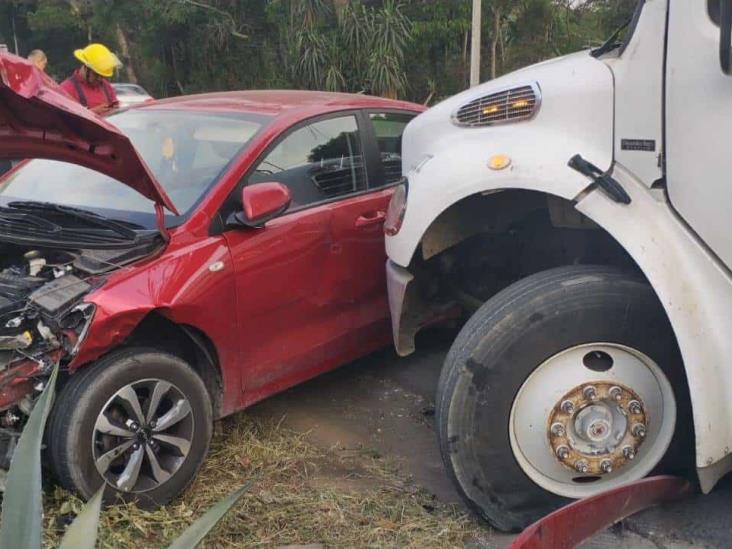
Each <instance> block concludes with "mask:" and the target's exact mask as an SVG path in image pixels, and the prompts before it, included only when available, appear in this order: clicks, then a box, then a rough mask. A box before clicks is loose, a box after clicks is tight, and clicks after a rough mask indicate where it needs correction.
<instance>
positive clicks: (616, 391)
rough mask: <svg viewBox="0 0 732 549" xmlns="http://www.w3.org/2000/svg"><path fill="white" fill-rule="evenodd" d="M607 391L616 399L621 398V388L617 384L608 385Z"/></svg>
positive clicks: (619, 399)
mask: <svg viewBox="0 0 732 549" xmlns="http://www.w3.org/2000/svg"><path fill="white" fill-rule="evenodd" d="M608 393H609V394H610V396H611V397H612V398H614V399H615V400H617V401H621V400H623V390H622V389H621V388H620V387H618V386H614V387H610V390H609V391H608Z"/></svg>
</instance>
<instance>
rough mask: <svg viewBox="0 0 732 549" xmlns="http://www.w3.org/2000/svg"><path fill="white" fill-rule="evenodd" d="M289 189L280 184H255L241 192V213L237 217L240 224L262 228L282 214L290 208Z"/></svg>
mask: <svg viewBox="0 0 732 549" xmlns="http://www.w3.org/2000/svg"><path fill="white" fill-rule="evenodd" d="M291 201H292V197H291V196H290V189H288V188H287V187H286V186H285V185H283V184H282V183H255V184H254V185H247V186H245V187H244V189H243V190H242V195H241V203H242V210H243V211H242V212H241V213H240V214H238V215H237V219H238V221H239V222H241V224H243V225H246V226H248V227H263V226H264V224H265V223H267V221H270V220H271V219H274V218H275V217H277V216H279V215H281V214H283V213H284V212H285V211H286V210H287V208H289V207H290V202H291Z"/></svg>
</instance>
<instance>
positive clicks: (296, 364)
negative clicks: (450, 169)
mask: <svg viewBox="0 0 732 549" xmlns="http://www.w3.org/2000/svg"><path fill="white" fill-rule="evenodd" d="M0 77H1V79H2V83H1V84H0V157H2V158H28V157H32V158H33V160H30V161H27V162H25V163H22V164H20V165H19V166H18V167H16V168H15V169H13V170H12V171H11V172H9V173H8V174H6V175H5V176H4V177H3V178H2V179H1V180H0V263H1V264H0V361H1V363H0V425H1V426H2V427H3V429H2V430H1V431H0V437H2V445H3V446H4V448H5V449H2V448H0V458H2V457H3V456H4V459H5V460H6V461H7V459H8V456H9V453H10V452H9V451H8V449H10V448H12V447H13V445H14V439H15V438H16V437H17V434H18V432H19V430H20V429H21V427H22V425H23V423H24V421H25V419H24V418H25V417H27V415H28V414H29V412H30V410H31V409H32V407H33V403H34V401H35V399H36V398H37V396H38V394H39V392H40V391H41V390H42V389H43V387H44V386H45V383H46V380H47V379H48V376H49V375H50V373H51V372H52V370H53V368H54V366H55V365H56V364H59V365H60V368H61V377H60V385H59V393H58V395H57V399H56V404H55V407H54V409H53V412H52V415H51V417H50V418H49V422H48V425H47V432H46V434H47V448H48V452H47V454H48V459H49V462H50V465H51V466H52V468H53V470H54V472H55V473H56V476H57V478H58V479H59V480H60V482H61V483H62V484H63V486H65V487H66V488H68V489H70V490H74V491H76V492H79V493H80V494H81V495H83V496H85V497H89V496H90V495H91V494H93V493H94V492H95V491H96V489H97V488H98V487H99V486H100V484H101V483H102V482H103V481H104V482H106V483H107V484H108V485H109V487H110V489H109V493H110V494H111V493H113V491H114V490H116V491H118V492H121V493H123V494H125V495H127V496H128V497H130V496H131V497H133V498H134V499H136V500H138V501H141V502H142V503H148V504H163V503H165V502H167V501H169V500H170V499H171V498H173V497H174V496H175V495H176V494H178V493H179V492H181V490H183V489H184V488H185V487H186V486H187V485H188V484H189V483H190V482H191V480H192V478H193V477H194V475H195V473H196V471H197V470H198V468H199V466H200V465H201V463H202V461H203V459H204V457H205V455H206V451H207V449H208V444H209V439H210V437H211V429H212V421H213V420H214V419H216V418H220V417H223V416H226V415H228V414H231V413H233V412H236V411H237V410H241V409H242V408H245V407H246V406H249V405H251V404H253V403H255V402H257V401H259V400H261V399H263V398H265V397H267V396H269V395H272V394H274V393H277V392H279V391H282V390H284V389H286V388H288V387H290V386H292V385H295V384H297V383H299V382H301V381H304V380H306V379H309V378H312V377H313V376H315V375H317V374H320V373H321V372H325V371H327V370H330V369H332V368H335V367H336V366H339V365H341V364H343V363H346V362H348V361H351V360H353V359H355V358H358V357H360V356H363V355H366V354H368V353H370V352H372V351H374V350H376V349H378V348H380V347H383V346H386V345H389V343H390V324H389V318H388V314H389V312H388V311H389V308H388V305H387V294H386V282H385V277H384V263H385V261H386V257H385V253H384V242H383V229H382V222H383V221H384V217H385V211H386V209H387V204H388V201H389V198H390V195H391V194H392V188H393V186H394V185H395V184H396V183H397V182H398V180H399V179H400V177H401V159H400V150H401V134H402V131H403V129H404V126H405V125H406V124H407V122H408V121H409V120H410V119H411V118H413V117H414V116H415V115H416V114H417V113H419V112H420V111H421V110H423V108H422V107H420V106H419V105H414V104H411V103H405V102H399V101H389V100H385V99H379V98H375V97H368V96H361V95H346V94H333V93H321V92H302V91H248V92H231V93H216V94H207V95H199V96H190V97H180V98H176V99H170V100H165V101H158V102H154V103H149V104H146V105H145V106H142V107H139V108H133V109H129V110H126V111H122V112H118V113H117V114H113V115H111V116H109V117H108V118H106V119H101V118H98V117H97V116H96V115H94V114H92V113H90V112H89V111H87V110H86V109H84V108H83V107H81V106H80V105H78V104H76V103H75V102H73V101H72V100H70V99H68V97H67V96H65V95H64V94H63V92H62V91H61V90H60V89H59V88H58V87H57V86H56V85H55V84H54V83H53V82H51V81H49V80H48V79H47V78H45V77H44V75H42V74H41V73H40V72H38V71H37V70H36V69H34V68H32V67H31V66H30V65H29V64H28V63H27V62H25V61H24V60H21V59H20V58H17V57H14V56H11V55H7V54H6V55H0ZM6 465H7V463H6Z"/></svg>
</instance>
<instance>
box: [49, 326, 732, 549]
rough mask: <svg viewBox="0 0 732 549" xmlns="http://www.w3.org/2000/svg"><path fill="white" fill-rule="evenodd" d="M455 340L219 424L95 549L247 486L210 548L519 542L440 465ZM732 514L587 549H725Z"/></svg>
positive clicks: (650, 527) (372, 361) (655, 521)
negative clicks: (437, 396) (439, 398)
mask: <svg viewBox="0 0 732 549" xmlns="http://www.w3.org/2000/svg"><path fill="white" fill-rule="evenodd" d="M453 336H454V334H451V333H449V332H432V333H429V334H426V336H425V337H423V338H422V340H421V342H420V345H419V349H420V350H419V351H418V353H416V354H415V355H413V356H411V357H408V358H406V359H398V358H397V357H396V356H395V355H394V353H393V351H391V350H385V351H382V352H380V353H376V354H374V355H372V356H370V357H368V358H366V359H362V360H360V361H357V362H355V363H353V364H350V365H348V366H345V367H343V368H341V369H339V370H337V371H335V372H332V373H330V374H327V375H325V376H321V377H320V378H318V379H315V380H313V381H310V382H308V383H306V384H303V385H301V386H299V387H295V388H293V389H291V390H289V391H287V392H285V393H283V394H281V395H278V396H275V397H273V398H270V399H268V400H266V401H264V402H262V403H260V404H258V405H257V406H254V407H253V408H251V409H249V410H247V411H246V412H244V413H241V414H237V415H235V416H234V417H232V418H228V419H226V420H224V421H223V422H220V423H219V424H218V425H217V432H216V435H215V437H214V442H213V448H212V451H211V455H210V457H209V459H208V460H207V462H206V464H205V466H204V468H203V470H202V472H201V474H200V475H199V478H198V479H197V480H196V482H195V483H194V484H193V486H192V487H191V488H190V489H189V490H188V492H187V493H186V495H185V496H184V497H183V498H181V499H180V500H178V501H176V502H175V503H174V504H173V505H171V506H169V507H168V508H166V509H162V510H160V511H157V512H154V513H147V512H144V511H140V510H138V509H136V508H134V507H132V506H115V507H112V508H110V509H108V510H106V511H105V512H104V515H103V528H102V531H101V536H100V540H101V543H100V546H102V547H110V548H111V547H122V546H124V547H127V546H130V547H131V546H135V547H164V546H165V545H166V543H167V542H169V540H170V539H172V538H173V537H175V535H176V534H177V533H178V532H180V531H181V530H182V529H183V528H185V526H187V525H188V524H190V522H192V521H193V520H194V519H195V518H196V517H198V516H200V514H202V513H203V512H204V510H205V509H206V508H207V507H208V506H209V505H210V504H211V503H213V502H214V501H216V500H217V499H219V498H221V497H222V496H223V495H225V494H226V493H228V492H230V491H231V490H233V489H234V488H236V487H237V486H239V485H241V484H243V483H244V482H246V481H251V482H252V486H251V489H250V492H248V493H247V495H246V496H245V497H244V498H243V500H242V501H241V503H240V504H239V505H237V507H236V508H235V510H234V511H232V513H231V514H230V516H229V517H228V518H227V519H225V521H224V522H223V524H222V525H221V526H220V527H219V528H218V529H217V530H216V531H215V532H214V534H213V535H212V536H211V537H210V538H209V539H208V541H207V543H206V546H207V547H289V546H295V547H302V546H305V547H308V548H313V549H314V548H317V547H415V548H417V547H419V548H422V547H468V548H471V549H494V548H495V549H501V548H504V547H507V546H508V545H509V544H510V542H511V540H512V539H513V536H509V535H505V534H500V533H496V532H494V531H492V530H491V529H490V528H488V527H487V526H486V525H485V524H483V523H481V522H480V521H478V520H476V519H475V518H474V517H473V516H472V515H471V514H470V513H469V512H468V511H467V510H466V509H465V507H464V506H463V505H462V502H461V501H460V498H459V496H458V494H457V493H456V491H455V489H454V488H453V486H452V484H451V482H450V481H449V479H448V478H447V475H446V474H445V471H444V468H443V465H442V462H441V460H440V456H439V451H438V448H437V443H436V438H435V432H434V407H433V400H434V392H435V388H436V384H437V378H438V376H439V371H440V367H441V364H442V361H443V359H444V355H445V353H446V352H447V350H448V349H449V345H450V341H451V340H452V338H453ZM79 507H80V502H78V500H73V499H72V500H70V499H69V497H68V494H65V493H63V492H62V491H60V490H57V491H56V492H55V493H54V494H52V495H51V496H50V497H49V498H48V502H47V507H46V509H47V517H48V518H47V521H48V522H47V525H48V528H47V532H48V535H47V539H46V542H47V544H48V545H49V546H50V545H51V544H53V543H54V541H55V540H56V539H57V536H58V533H59V532H60V531H61V530H62V528H63V526H64V524H65V523H66V522H68V520H69V519H70V518H71V517H73V514H74V512H75V511H76V510H78V508H79ZM730 511H732V481H728V482H725V483H724V485H723V486H722V488H721V489H720V490H717V491H716V492H714V493H713V494H712V495H711V496H705V497H699V498H694V499H692V500H690V501H688V502H684V503H682V504H678V505H674V506H671V507H665V508H658V509H652V510H649V511H646V512H644V513H641V514H639V515H637V516H636V517H633V518H631V519H629V520H626V521H624V522H623V523H622V524H620V525H616V526H615V527H613V528H612V529H611V530H609V531H607V532H604V533H602V534H601V535H599V536H597V537H596V538H595V539H593V540H590V541H589V542H587V543H585V544H584V545H583V548H584V549H609V548H610V547H612V548H613V549H631V548H632V549H635V548H639V549H646V548H648V549H654V548H655V549H686V548H691V547H725V546H729V534H728V531H729V530H728V524H727V520H728V519H727V516H728V515H729V512H730Z"/></svg>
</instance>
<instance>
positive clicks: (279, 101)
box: [137, 90, 425, 117]
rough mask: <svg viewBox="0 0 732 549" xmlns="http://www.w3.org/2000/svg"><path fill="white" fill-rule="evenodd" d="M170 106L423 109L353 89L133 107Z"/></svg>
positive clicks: (276, 111)
mask: <svg viewBox="0 0 732 549" xmlns="http://www.w3.org/2000/svg"><path fill="white" fill-rule="evenodd" d="M160 107H163V108H170V109H175V110H192V111H193V110H196V111H229V112H232V111H233V112H250V113H259V114H264V115H270V116H280V115H288V116H294V117H297V115H298V114H300V113H301V114H302V115H308V116H310V115H312V114H314V111H315V113H316V114H317V113H318V112H322V113H328V112H334V111H339V110H347V109H371V108H373V109H402V110H409V111H417V112H419V111H423V110H425V107H423V106H422V105H418V104H417V103H410V102H408V101H398V100H393V99H385V98H383V97H374V96H371V95H362V94H353V93H335V92H323V91H303V90H247V91H230V92H218V93H205V94H199V95H184V96H180V97H173V98H169V99H161V100H156V101H152V102H150V103H147V104H146V105H144V106H142V107H137V108H143V109H147V108H152V109H154V108H160Z"/></svg>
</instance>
